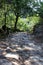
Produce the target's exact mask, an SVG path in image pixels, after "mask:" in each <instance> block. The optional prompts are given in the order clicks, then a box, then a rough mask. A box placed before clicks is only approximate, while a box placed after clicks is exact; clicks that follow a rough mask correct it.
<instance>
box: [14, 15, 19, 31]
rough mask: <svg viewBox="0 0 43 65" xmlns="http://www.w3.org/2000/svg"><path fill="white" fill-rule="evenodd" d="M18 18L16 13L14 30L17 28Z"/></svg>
mask: <svg viewBox="0 0 43 65" xmlns="http://www.w3.org/2000/svg"><path fill="white" fill-rule="evenodd" d="M18 18H19V16H18V15H16V22H15V26H14V30H15V31H16V30H17V22H18Z"/></svg>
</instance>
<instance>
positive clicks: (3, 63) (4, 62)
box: [0, 59, 13, 65]
mask: <svg viewBox="0 0 43 65" xmlns="http://www.w3.org/2000/svg"><path fill="white" fill-rule="evenodd" d="M0 65H13V64H12V63H11V62H9V61H8V60H6V59H3V60H2V59H1V60H0Z"/></svg>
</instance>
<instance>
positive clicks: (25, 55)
mask: <svg viewBox="0 0 43 65" xmlns="http://www.w3.org/2000/svg"><path fill="white" fill-rule="evenodd" d="M38 41H40V40H39V39H37V41H36V40H34V37H33V36H30V35H29V34H27V33H26V32H18V33H15V34H10V35H9V37H8V38H6V39H3V40H1V41H0V65H43V43H41V42H40V43H39V42H38Z"/></svg>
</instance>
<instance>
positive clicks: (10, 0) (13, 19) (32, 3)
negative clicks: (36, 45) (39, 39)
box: [0, 0, 43, 34]
mask: <svg viewBox="0 0 43 65" xmlns="http://www.w3.org/2000/svg"><path fill="white" fill-rule="evenodd" d="M39 24H42V25H43V1H41V0H0V32H2V33H7V34H9V33H10V32H14V31H28V32H30V33H33V32H35V31H36V28H37V25H39ZM40 26H41V25H40Z"/></svg>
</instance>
